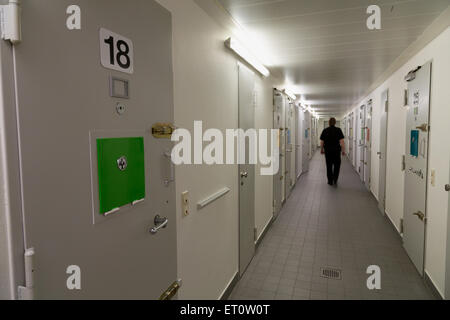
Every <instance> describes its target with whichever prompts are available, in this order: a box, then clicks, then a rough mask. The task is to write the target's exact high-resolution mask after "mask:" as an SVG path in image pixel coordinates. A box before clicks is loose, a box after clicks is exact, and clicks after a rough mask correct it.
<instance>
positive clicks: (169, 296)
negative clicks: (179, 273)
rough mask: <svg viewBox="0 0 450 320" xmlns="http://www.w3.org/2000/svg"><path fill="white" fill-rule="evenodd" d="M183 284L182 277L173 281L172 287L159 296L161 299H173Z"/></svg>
mask: <svg viewBox="0 0 450 320" xmlns="http://www.w3.org/2000/svg"><path fill="white" fill-rule="evenodd" d="M182 284H183V282H182V281H181V279H179V280H177V281H175V282H174V283H172V284H171V285H170V287H169V288H168V289H167V290H166V291H165V292H164V293H163V294H162V295H161V297H159V300H162V301H164V300H172V298H173V297H175V296H176V294H177V293H178V290H180V288H181V286H182Z"/></svg>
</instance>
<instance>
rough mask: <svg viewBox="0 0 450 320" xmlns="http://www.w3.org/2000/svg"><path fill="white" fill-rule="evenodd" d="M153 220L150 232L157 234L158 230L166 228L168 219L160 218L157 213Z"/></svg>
mask: <svg viewBox="0 0 450 320" xmlns="http://www.w3.org/2000/svg"><path fill="white" fill-rule="evenodd" d="M154 222H155V226H154V227H153V228H151V229H150V233H151V234H157V233H158V231H159V230H161V229H164V228H166V227H167V224H168V223H169V219H167V218H161V217H160V216H159V214H158V215H156V217H155V220H154Z"/></svg>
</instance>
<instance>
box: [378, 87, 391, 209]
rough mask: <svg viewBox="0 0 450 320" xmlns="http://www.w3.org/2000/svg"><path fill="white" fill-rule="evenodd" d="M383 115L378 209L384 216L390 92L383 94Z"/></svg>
mask: <svg viewBox="0 0 450 320" xmlns="http://www.w3.org/2000/svg"><path fill="white" fill-rule="evenodd" d="M380 110H381V115H380V151H379V152H378V158H379V160H380V177H379V180H378V181H379V182H378V199H379V201H378V208H379V209H380V211H381V213H382V214H383V215H384V214H385V212H386V165H387V129H388V110H389V91H388V90H386V91H384V92H383V93H382V94H381V108H380Z"/></svg>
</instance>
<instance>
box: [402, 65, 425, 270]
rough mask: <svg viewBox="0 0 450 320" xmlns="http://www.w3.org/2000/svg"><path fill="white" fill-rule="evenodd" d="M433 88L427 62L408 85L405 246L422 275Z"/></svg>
mask: <svg viewBox="0 0 450 320" xmlns="http://www.w3.org/2000/svg"><path fill="white" fill-rule="evenodd" d="M430 89H431V63H427V64H425V65H424V66H422V67H421V68H420V69H419V70H417V71H416V72H415V79H413V80H410V81H409V82H408V102H409V108H408V112H407V119H406V148H405V149H406V173H405V193H404V197H405V198H404V210H405V211H404V234H403V244H404V247H405V249H406V251H407V252H408V255H409V256H410V258H411V260H412V261H413V263H414V265H415V266H416V268H417V270H418V271H419V272H420V273H421V274H423V269H424V252H425V226H426V215H427V212H426V198H427V181H428V138H429V128H430V126H429V112H430Z"/></svg>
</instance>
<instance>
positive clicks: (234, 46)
mask: <svg viewBox="0 0 450 320" xmlns="http://www.w3.org/2000/svg"><path fill="white" fill-rule="evenodd" d="M225 46H226V47H227V48H228V49H230V50H231V51H233V52H234V53H235V54H237V55H238V56H239V57H241V58H242V59H243V60H245V61H246V62H247V63H248V64H250V65H251V66H252V67H253V68H255V70H257V71H258V72H259V73H261V74H262V75H263V76H264V77H268V76H270V71H269V69H267V68H266V67H265V66H264V65H263V64H262V63H261V62H259V61H258V59H257V58H256V57H255V56H253V54H251V53H250V52H249V51H248V50H247V49H246V48H245V47H244V46H243V45H242V44H241V43H239V42H238V41H237V40H236V39H233V38H231V37H230V38H228V39H227V40H226V41H225Z"/></svg>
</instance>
